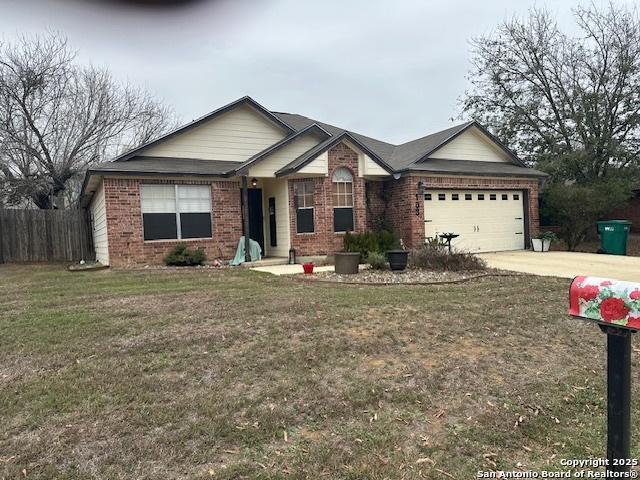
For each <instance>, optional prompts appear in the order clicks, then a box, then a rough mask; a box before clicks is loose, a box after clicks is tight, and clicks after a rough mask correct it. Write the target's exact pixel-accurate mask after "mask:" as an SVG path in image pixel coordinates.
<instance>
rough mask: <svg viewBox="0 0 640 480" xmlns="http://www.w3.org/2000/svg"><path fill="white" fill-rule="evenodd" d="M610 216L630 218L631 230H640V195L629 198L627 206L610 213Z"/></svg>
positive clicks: (623, 218) (620, 218)
mask: <svg viewBox="0 0 640 480" xmlns="http://www.w3.org/2000/svg"><path fill="white" fill-rule="evenodd" d="M609 218H613V219H617V220H629V221H630V222H631V231H632V232H640V196H637V197H634V198H632V199H631V200H629V201H628V202H627V205H626V206H624V207H623V208H621V209H620V210H616V211H615V212H613V213H612V214H611V215H609Z"/></svg>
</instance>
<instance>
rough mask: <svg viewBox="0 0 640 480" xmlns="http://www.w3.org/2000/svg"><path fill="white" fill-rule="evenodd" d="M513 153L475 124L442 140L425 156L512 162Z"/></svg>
mask: <svg viewBox="0 0 640 480" xmlns="http://www.w3.org/2000/svg"><path fill="white" fill-rule="evenodd" d="M513 157H514V155H513V154H512V153H510V152H507V151H505V149H504V148H503V147H502V146H500V145H498V144H497V143H496V142H495V141H494V140H493V139H492V138H491V137H489V136H487V135H486V134H485V133H484V131H483V130H481V129H479V128H478V127H477V126H476V125H475V124H472V125H471V126H470V127H469V128H465V129H464V130H463V131H461V132H459V133H458V134H457V135H455V136H454V137H453V138H451V139H449V141H446V142H443V144H442V145H439V146H438V147H437V148H436V149H435V150H433V151H432V152H431V153H430V154H429V156H428V157H427V158H429V159H431V158H444V159H447V160H468V161H477V162H502V163H513Z"/></svg>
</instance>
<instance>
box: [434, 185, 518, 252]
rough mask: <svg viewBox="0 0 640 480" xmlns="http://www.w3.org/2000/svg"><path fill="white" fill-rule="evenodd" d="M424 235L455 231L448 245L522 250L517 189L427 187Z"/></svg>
mask: <svg viewBox="0 0 640 480" xmlns="http://www.w3.org/2000/svg"><path fill="white" fill-rule="evenodd" d="M424 232H425V237H426V238H429V237H435V236H436V235H439V234H442V233H457V234H458V235H460V236H459V237H458V238H456V239H455V240H453V242H452V245H453V246H454V247H455V248H456V249H457V250H464V251H468V252H496V251H501V250H522V249H524V209H523V193H522V191H520V190H486V191H485V190H427V191H426V192H425V195H424Z"/></svg>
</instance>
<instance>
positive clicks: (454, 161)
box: [81, 97, 545, 267]
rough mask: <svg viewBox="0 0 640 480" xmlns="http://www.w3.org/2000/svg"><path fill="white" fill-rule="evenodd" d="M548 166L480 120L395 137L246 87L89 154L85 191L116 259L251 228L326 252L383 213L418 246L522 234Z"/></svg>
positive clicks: (252, 233)
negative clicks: (528, 158)
mask: <svg viewBox="0 0 640 480" xmlns="http://www.w3.org/2000/svg"><path fill="white" fill-rule="evenodd" d="M544 177H545V174H544V173H542V172H539V171H536V170H533V169H531V168H527V166H526V165H525V164H524V163H523V162H522V161H521V160H520V159H519V158H518V157H517V156H516V155H515V153H513V152H512V151H510V150H509V149H508V148H507V147H506V146H505V145H503V144H502V143H501V142H500V141H499V140H498V139H496V138H495V137H494V136H492V135H491V134H490V133H489V132H488V131H487V130H486V129H485V128H483V127H482V126H481V125H479V124H478V123H476V122H467V123H464V124H462V125H458V126H455V127H452V128H448V129H446V130H442V131H440V132H436V133H433V134H431V135H427V136H425V137H422V138H418V139H416V140H413V141H410V142H407V143H404V144H401V145H392V144H390V143H386V142H384V141H381V140H376V139H373V138H369V137H366V136H364V135H360V134H358V133H355V132H351V131H348V130H345V129H342V128H339V127H335V126H333V125H329V124H326V123H322V122H319V121H316V120H312V119H310V118H307V117H304V116H302V115H297V114H292V113H281V112H273V111H269V110H267V109H266V108H265V107H263V106H262V105H260V104H258V103H257V102H256V101H254V100H253V99H251V98H250V97H243V98H240V99H239V100H236V101H234V102H232V103H230V104H228V105H226V106H224V107H221V108H219V109H217V110H215V111H213V112H211V113H209V114H207V115H205V116H203V117H201V118H199V119H197V120H195V121H193V122H191V123H189V124H187V125H185V126H183V127H180V128H178V129H176V130H175V131H173V132H171V133H169V134H167V135H165V136H163V137H161V138H159V139H157V140H154V141H151V142H149V143H147V144H144V145H141V146H139V147H137V148H134V149H133V150H130V151H129V152H127V153H125V154H123V155H121V156H120V157H118V158H116V159H115V160H114V161H112V162H107V163H103V164H99V165H96V166H95V167H93V168H91V169H90V170H89V171H88V172H87V174H86V177H85V180H84V184H83V187H82V197H81V205H82V206H84V207H86V208H88V209H89V210H90V212H91V218H92V224H93V225H92V228H93V239H94V244H95V250H96V256H97V259H98V260H99V261H100V262H101V263H103V264H105V265H112V266H115V267H127V266H135V265H141V264H160V263H162V260H163V258H164V256H165V255H166V254H167V252H168V251H169V250H170V249H171V248H172V247H173V246H174V245H175V244H177V243H179V242H187V243H188V244H189V245H191V246H194V247H203V248H204V249H205V251H206V254H207V257H208V258H209V259H214V258H223V259H230V258H232V257H233V255H234V253H235V250H236V247H237V245H238V241H239V239H240V237H241V236H242V235H243V232H244V231H248V232H249V237H250V238H252V239H254V240H256V241H257V242H259V243H260V245H261V247H262V251H263V253H264V255H265V256H267V257H287V256H288V255H289V250H290V249H295V251H296V254H297V256H298V257H300V256H316V255H331V254H333V253H335V252H337V251H340V250H341V249H342V245H343V236H344V233H345V232H346V231H352V232H363V231H365V230H368V229H373V228H374V226H375V224H376V221H377V220H378V219H380V218H386V219H388V220H389V221H390V222H391V223H392V224H393V225H394V227H395V229H396V231H397V233H398V234H399V236H400V237H401V238H402V239H403V241H404V243H405V245H407V247H410V248H415V247H418V246H419V245H421V244H422V243H423V242H424V241H425V238H428V237H433V236H435V235H437V234H438V233H444V232H454V233H458V234H459V235H460V237H459V238H458V239H456V241H455V246H456V247H457V248H459V249H464V250H468V251H472V252H484V251H498V250H517V249H524V248H527V247H528V245H529V240H530V237H531V235H532V234H533V233H535V232H536V231H537V230H538V228H539V219H538V190H539V185H540V182H541V181H542V180H543V179H544Z"/></svg>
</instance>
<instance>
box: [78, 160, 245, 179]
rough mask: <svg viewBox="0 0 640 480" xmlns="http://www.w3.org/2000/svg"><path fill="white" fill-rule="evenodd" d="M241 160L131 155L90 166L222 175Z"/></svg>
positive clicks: (102, 171) (128, 171)
mask: <svg viewBox="0 0 640 480" xmlns="http://www.w3.org/2000/svg"><path fill="white" fill-rule="evenodd" d="M242 164H243V162H228V161H218V160H199V159H197V158H167V157H132V158H130V159H129V160H128V161H126V162H105V163H100V164H98V165H95V166H93V167H91V168H90V169H89V171H88V173H92V174H98V175H99V174H105V173H109V174H132V173H135V174H141V175H155V174H161V175H167V174H171V175H178V176H184V175H189V176H191V175H204V176H216V177H224V176H228V175H230V174H232V173H233V172H234V170H235V169H236V168H238V167H240V166H241V165H242Z"/></svg>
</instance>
